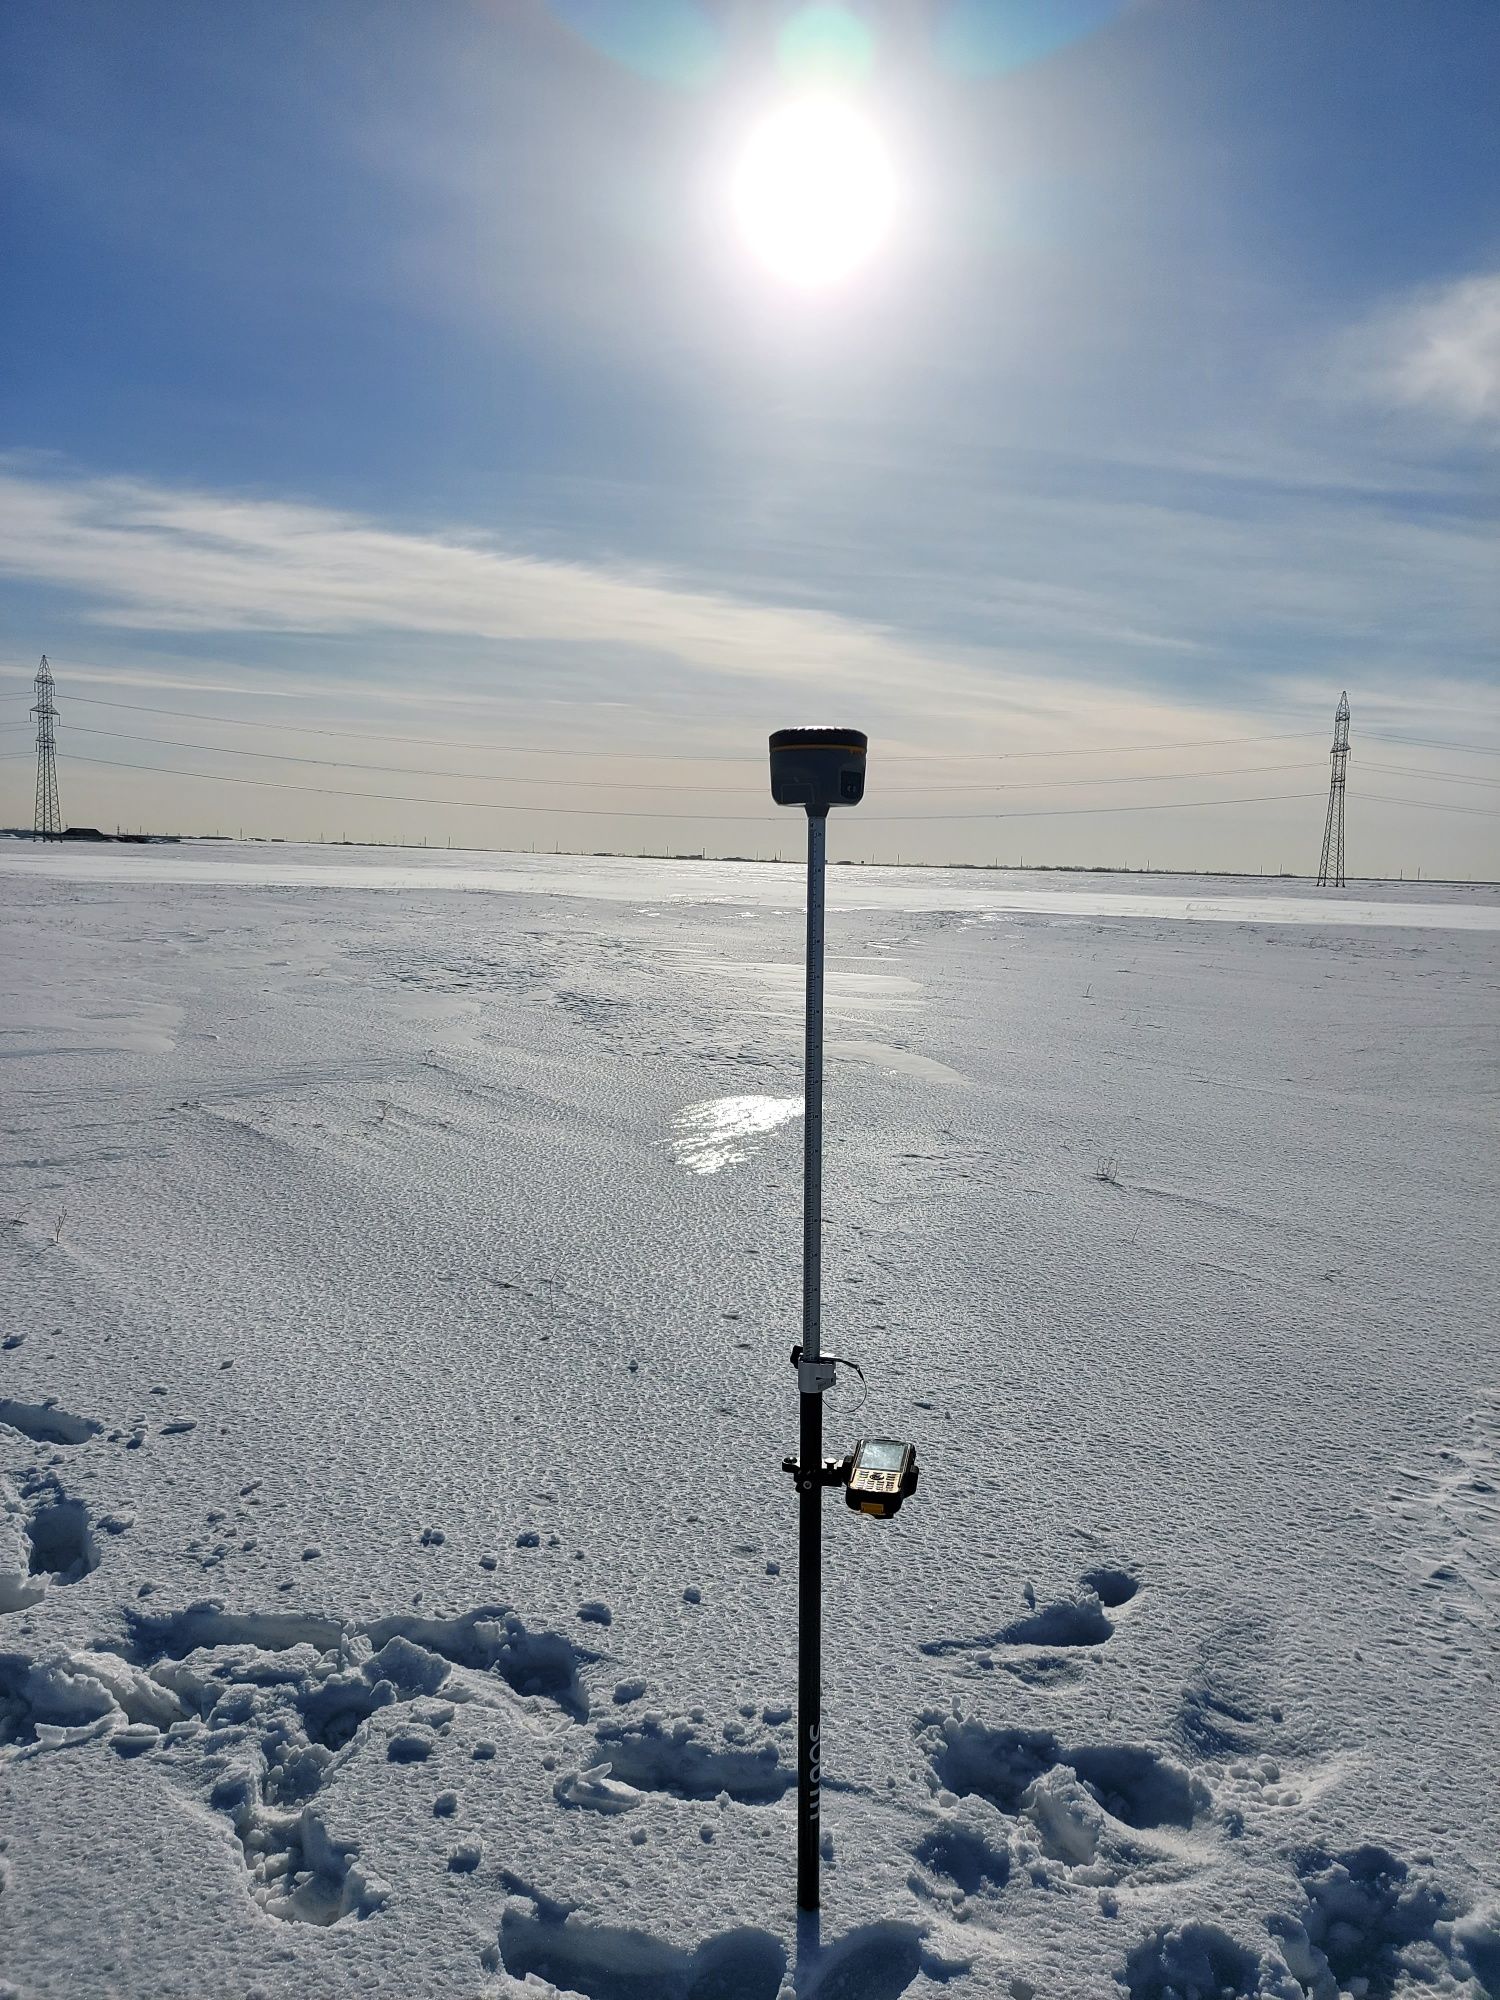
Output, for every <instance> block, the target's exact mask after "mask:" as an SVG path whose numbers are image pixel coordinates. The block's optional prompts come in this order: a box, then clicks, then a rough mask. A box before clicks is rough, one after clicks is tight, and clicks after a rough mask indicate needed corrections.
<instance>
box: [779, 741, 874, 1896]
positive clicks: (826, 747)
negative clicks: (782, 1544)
mask: <svg viewBox="0 0 1500 2000" xmlns="http://www.w3.org/2000/svg"><path fill="white" fill-rule="evenodd" d="M867 749H868V739H867V738H866V737H865V735H864V733H863V731H862V730H858V729H778V730H777V731H776V732H775V733H774V734H773V736H772V737H771V796H772V798H773V799H775V801H776V803H777V805H779V806H793V807H800V808H802V809H803V810H804V811H805V812H806V814H807V1011H806V1019H805V1022H804V1028H803V1044H802V1067H803V1093H802V1094H803V1124H802V1340H801V1344H800V1345H799V1346H798V1347H797V1348H796V1349H795V1350H794V1352H793V1355H792V1360H793V1363H794V1365H795V1367H796V1370H797V1404H798V1447H797V1456H796V1458H795V1459H788V1460H787V1461H786V1469H787V1470H788V1471H789V1472H790V1473H791V1474H792V1476H793V1479H794V1480H795V1483H796V1487H797V1905H798V1908H799V1909H803V1910H816V1909H817V1907H818V1862H819V1853H818V1843H819V1838H820V1834H821V1827H820V1823H819V1822H820V1816H821V1808H822V1703H823V1517H822V1502H823V1487H824V1484H825V1472H824V1465H823V1391H824V1390H825V1389H826V1388H828V1387H829V1385H830V1384H831V1382H832V1380H833V1363H832V1362H831V1361H825V1360H824V1359H823V1344H822V1279H823V953H824V936H823V931H824V926H823V911H824V879H825V868H826V864H827V840H828V812H829V808H830V807H831V806H854V805H858V804H859V802H860V800H861V799H862V798H863V797H864V791H865V755H866V751H867Z"/></svg>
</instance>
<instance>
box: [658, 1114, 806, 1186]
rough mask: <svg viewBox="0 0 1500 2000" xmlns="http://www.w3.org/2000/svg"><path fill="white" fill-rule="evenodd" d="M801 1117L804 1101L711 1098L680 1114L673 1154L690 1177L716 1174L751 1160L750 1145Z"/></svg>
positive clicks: (675, 1131)
mask: <svg viewBox="0 0 1500 2000" xmlns="http://www.w3.org/2000/svg"><path fill="white" fill-rule="evenodd" d="M801 1116H802V1099H801V1098H800V1097H752V1096H746V1097H711V1098H709V1099H708V1101H707V1102H706V1103H704V1104H689V1105H688V1106H687V1107H686V1109H685V1110H682V1111H679V1112H678V1114H677V1116H676V1118H675V1119H673V1121H672V1123H673V1127H674V1137H673V1140H672V1151H673V1152H674V1154H675V1155H676V1157H677V1164H678V1166H680V1167H686V1168H687V1170H688V1172H689V1173H690V1174H716V1173H718V1172H719V1171H720V1169H721V1168H723V1167H737V1166H739V1165H740V1164H741V1162H742V1161H744V1160H747V1159H749V1157H750V1154H751V1151H752V1150H753V1149H752V1147H751V1145H750V1141H752V1140H754V1139H758V1138H760V1137H761V1136H762V1135H763V1134H764V1133H767V1132H774V1131H775V1130H776V1128H777V1126H778V1125H785V1124H787V1123H788V1121H789V1120H791V1119H793V1118H800V1117H801Z"/></svg>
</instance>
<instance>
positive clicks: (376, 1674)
mask: <svg viewBox="0 0 1500 2000" xmlns="http://www.w3.org/2000/svg"><path fill="white" fill-rule="evenodd" d="M361 1671H362V1672H363V1673H364V1675H365V1678H366V1679H367V1680H369V1681H371V1682H375V1681H389V1682H390V1683H391V1685H392V1687H395V1688H398V1689H400V1691H401V1693H402V1694H405V1695H418V1694H435V1693H436V1692H437V1690H438V1689H439V1688H440V1687H441V1686H442V1684H443V1682H444V1681H445V1680H446V1679H447V1678H448V1671H449V1669H448V1662H447V1661H446V1660H444V1659H440V1658H439V1657H438V1655H437V1654H436V1653H431V1652H429V1651H428V1650H427V1648H426V1647H425V1646H419V1645H417V1643H416V1641H415V1640H413V1639H408V1638H406V1637H405V1636H404V1635H403V1634H402V1633H400V1632H397V1633H396V1634H395V1635H394V1637H392V1638H390V1639H387V1640H386V1642H385V1644H384V1645H383V1646H382V1647H381V1649H380V1651H379V1652H378V1653H375V1654H372V1655H371V1657H370V1658H369V1659H368V1660H366V1661H365V1663H364V1666H363V1668H362V1669H361Z"/></svg>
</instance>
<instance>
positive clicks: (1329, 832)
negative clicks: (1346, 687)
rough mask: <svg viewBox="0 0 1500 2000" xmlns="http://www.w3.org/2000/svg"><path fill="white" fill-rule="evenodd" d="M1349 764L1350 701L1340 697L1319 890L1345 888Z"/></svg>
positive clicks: (1347, 698) (1336, 718) (1336, 717)
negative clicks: (1346, 790)
mask: <svg viewBox="0 0 1500 2000" xmlns="http://www.w3.org/2000/svg"><path fill="white" fill-rule="evenodd" d="M1348 762H1349V697H1348V695H1347V694H1341V695H1340V696H1339V705H1338V707H1337V708H1336V709H1335V710H1334V712H1333V770H1332V773H1331V775H1330V776H1329V780H1328V818H1327V819H1326V820H1325V821H1324V824H1323V859H1322V860H1321V861H1320V862H1319V863H1318V887H1319V888H1320V889H1327V888H1330V887H1331V888H1334V889H1342V888H1343V886H1344V767H1345V765H1346V764H1347V763H1348Z"/></svg>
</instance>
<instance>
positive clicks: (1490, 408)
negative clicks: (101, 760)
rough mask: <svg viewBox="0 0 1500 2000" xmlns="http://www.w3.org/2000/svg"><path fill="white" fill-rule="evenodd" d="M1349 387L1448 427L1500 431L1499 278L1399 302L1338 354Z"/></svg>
mask: <svg viewBox="0 0 1500 2000" xmlns="http://www.w3.org/2000/svg"><path fill="white" fill-rule="evenodd" d="M1345 357H1346V360H1347V361H1348V362H1349V363H1350V364H1352V368H1353V372H1354V376H1355V381H1356V385H1357V386H1358V387H1359V388H1361V389H1362V390H1363V391H1364V392H1365V393H1367V394H1370V395H1373V396H1374V397H1376V398H1377V399H1379V400H1382V401H1385V402H1387V403H1390V404H1393V405H1396V406H1398V407H1403V408H1407V409H1413V410H1421V411H1426V412H1428V413H1430V414H1432V415H1434V416H1437V417H1441V418H1444V419H1446V420H1448V421H1450V422H1457V423H1461V424H1465V425H1484V426H1490V425H1493V424H1496V423H1500V272H1491V273H1482V274H1479V275H1476V276H1473V277H1469V278H1461V279H1460V280H1458V282H1457V283H1455V284H1451V285H1446V286H1444V287H1442V288H1441V289H1439V290H1431V291H1425V292H1422V293H1420V294H1418V295H1417V296H1416V297H1414V298H1411V299H1407V300H1404V301H1402V302H1401V303H1400V304H1398V305H1396V306H1394V307H1391V308H1388V309H1387V310H1386V311H1385V312H1383V313H1381V314H1379V315H1377V317H1376V318H1375V319H1374V320H1373V321H1371V322H1369V323H1368V324H1367V325H1366V326H1364V327H1362V328H1359V329H1358V330H1357V331H1356V332H1355V334H1354V335H1353V336H1352V337H1351V339H1350V341H1349V342H1348V343H1347V345H1346V348H1345Z"/></svg>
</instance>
